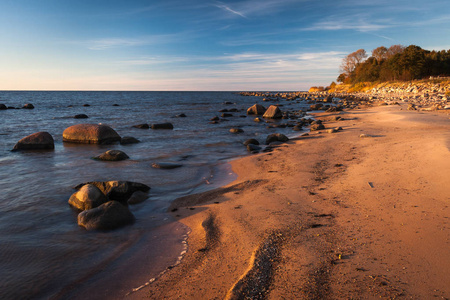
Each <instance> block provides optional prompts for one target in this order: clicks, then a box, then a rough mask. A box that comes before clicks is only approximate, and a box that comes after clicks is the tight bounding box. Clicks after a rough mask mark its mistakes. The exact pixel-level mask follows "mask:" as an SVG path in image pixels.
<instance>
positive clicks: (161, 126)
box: [151, 123, 173, 129]
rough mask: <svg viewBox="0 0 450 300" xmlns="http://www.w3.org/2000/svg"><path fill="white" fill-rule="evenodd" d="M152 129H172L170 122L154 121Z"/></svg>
mask: <svg viewBox="0 0 450 300" xmlns="http://www.w3.org/2000/svg"><path fill="white" fill-rule="evenodd" d="M151 128H152V129H173V125H172V123H156V124H152V126H151Z"/></svg>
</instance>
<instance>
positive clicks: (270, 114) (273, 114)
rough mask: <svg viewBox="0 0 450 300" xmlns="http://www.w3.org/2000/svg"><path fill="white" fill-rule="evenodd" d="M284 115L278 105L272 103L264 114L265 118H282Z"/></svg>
mask: <svg viewBox="0 0 450 300" xmlns="http://www.w3.org/2000/svg"><path fill="white" fill-rule="evenodd" d="M282 117H283V113H282V112H281V110H280V109H279V108H278V106H276V105H271V106H269V108H268V109H267V110H266V112H265V113H264V115H263V118H267V119H281V118H282Z"/></svg>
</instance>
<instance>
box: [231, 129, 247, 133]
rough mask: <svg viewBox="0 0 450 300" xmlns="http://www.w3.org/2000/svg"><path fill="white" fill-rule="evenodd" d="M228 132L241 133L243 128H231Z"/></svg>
mask: <svg viewBox="0 0 450 300" xmlns="http://www.w3.org/2000/svg"><path fill="white" fill-rule="evenodd" d="M230 132H231V133H242V132H244V130H243V129H241V128H231V129H230Z"/></svg>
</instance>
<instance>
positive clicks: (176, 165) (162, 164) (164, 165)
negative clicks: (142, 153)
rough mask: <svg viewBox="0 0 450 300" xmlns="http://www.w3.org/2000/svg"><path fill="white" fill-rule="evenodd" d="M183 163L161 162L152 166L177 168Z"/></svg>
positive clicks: (168, 168) (156, 167)
mask: <svg viewBox="0 0 450 300" xmlns="http://www.w3.org/2000/svg"><path fill="white" fill-rule="evenodd" d="M182 166H183V165H182V164H177V163H171V162H159V163H153V164H152V167H153V168H155V169H167V170H170V169H176V168H180V167H182Z"/></svg>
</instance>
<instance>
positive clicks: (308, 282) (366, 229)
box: [117, 105, 450, 299]
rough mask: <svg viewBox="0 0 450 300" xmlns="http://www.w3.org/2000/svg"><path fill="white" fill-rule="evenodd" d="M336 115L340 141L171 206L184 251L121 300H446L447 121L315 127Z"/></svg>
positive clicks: (381, 116)
mask: <svg viewBox="0 0 450 300" xmlns="http://www.w3.org/2000/svg"><path fill="white" fill-rule="evenodd" d="M335 115H339V116H341V117H342V118H344V119H345V120H344V121H338V122H325V127H326V128H327V129H328V128H334V127H338V126H340V127H342V129H343V130H342V131H338V132H336V133H327V131H326V130H322V131H320V132H313V133H311V134H310V135H308V136H302V137H299V138H297V139H294V140H291V141H289V142H288V143H286V144H282V145H280V146H278V147H277V148H276V149H275V150H274V151H273V152H271V153H261V154H257V155H252V156H248V157H244V158H241V159H238V160H235V161H233V162H232V167H233V171H234V172H236V173H237V175H238V178H237V180H235V181H234V182H233V183H231V184H229V185H227V186H225V187H222V188H219V189H216V190H213V191H209V192H206V193H202V194H198V195H192V196H188V197H183V198H180V199H178V200H176V201H175V202H173V203H172V206H171V208H170V210H171V212H172V214H173V216H174V217H175V218H176V219H177V220H178V221H179V222H180V223H182V224H184V225H186V226H187V227H189V228H190V230H191V233H190V234H189V238H188V240H187V242H188V251H187V253H186V255H185V257H184V258H183V260H182V262H181V263H180V264H178V265H177V266H175V267H173V268H171V270H169V271H168V272H166V273H165V274H164V275H162V276H161V277H159V278H158V279H157V280H156V281H154V282H153V283H151V284H149V285H148V286H146V287H145V288H142V289H140V290H139V291H137V292H135V293H132V294H130V295H128V296H127V297H125V298H127V299H143V298H150V299H247V298H249V299H375V298H377V299H379V298H380V297H381V298H384V299H391V298H413V299H431V298H434V297H436V298H438V299H441V298H450V285H449V284H448V283H449V278H450V256H449V255H448V254H449V253H450V226H449V217H450V209H449V205H450V159H449V158H450V156H449V154H450V152H449V145H450V120H449V115H448V114H447V113H445V112H441V113H431V112H430V113H428V112H427V113H421V112H417V111H407V110H406V109H405V107H403V108H402V107H400V106H397V105H394V106H380V107H375V108H370V109H367V110H366V109H365V110H353V111H346V112H340V113H321V114H319V115H317V117H318V118H319V119H322V120H325V121H326V120H327V119H329V118H331V117H333V116H335ZM361 134H365V136H366V137H360V135H361ZM141 275H142V278H145V274H141ZM117 298H123V297H121V296H118V297H117Z"/></svg>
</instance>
